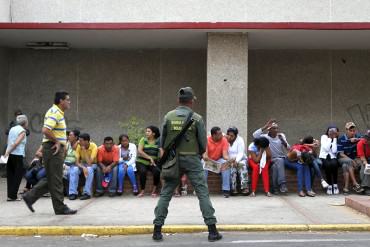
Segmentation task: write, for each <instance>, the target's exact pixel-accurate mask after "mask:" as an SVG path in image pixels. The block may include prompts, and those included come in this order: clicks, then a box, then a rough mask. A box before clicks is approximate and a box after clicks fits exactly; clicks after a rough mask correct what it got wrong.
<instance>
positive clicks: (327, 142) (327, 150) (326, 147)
mask: <svg viewBox="0 0 370 247" xmlns="http://www.w3.org/2000/svg"><path fill="white" fill-rule="evenodd" d="M328 154H329V155H330V158H332V159H334V158H336V157H337V138H334V139H332V138H329V137H328V136H327V135H322V136H321V147H320V155H319V158H322V159H326V156H328Z"/></svg>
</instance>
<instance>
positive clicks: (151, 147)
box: [136, 137, 159, 165]
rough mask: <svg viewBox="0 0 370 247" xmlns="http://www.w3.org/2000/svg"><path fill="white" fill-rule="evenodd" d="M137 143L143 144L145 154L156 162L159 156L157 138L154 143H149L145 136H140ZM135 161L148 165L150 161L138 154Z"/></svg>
mask: <svg viewBox="0 0 370 247" xmlns="http://www.w3.org/2000/svg"><path fill="white" fill-rule="evenodd" d="M139 145H143V151H144V153H146V154H147V155H149V156H150V157H151V158H152V159H153V160H154V162H156V161H157V160H158V158H159V140H158V139H157V140H156V141H155V143H153V144H150V143H149V142H148V139H146V138H145V137H143V138H141V140H140V142H139ZM136 162H137V163H140V164H143V165H150V161H149V160H148V159H146V158H144V157H141V156H140V155H139V156H138V157H137V159H136Z"/></svg>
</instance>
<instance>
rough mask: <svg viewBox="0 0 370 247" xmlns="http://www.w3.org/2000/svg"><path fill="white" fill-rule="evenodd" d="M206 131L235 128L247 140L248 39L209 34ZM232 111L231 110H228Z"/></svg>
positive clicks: (244, 36) (236, 35)
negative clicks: (217, 128)
mask: <svg viewBox="0 0 370 247" xmlns="http://www.w3.org/2000/svg"><path fill="white" fill-rule="evenodd" d="M207 51H208V53H207V130H208V131H210V130H211V128H212V127H214V126H219V127H220V128H221V129H222V130H223V131H226V129H227V128H228V127H230V126H237V127H238V129H239V133H240V135H241V136H242V137H243V138H244V139H245V138H247V133H248V125H247V123H248V122H247V116H248V36H247V34H242V33H209V34H208V49H207ZM230 109H232V110H230Z"/></svg>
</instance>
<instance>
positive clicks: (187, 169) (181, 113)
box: [153, 87, 222, 242]
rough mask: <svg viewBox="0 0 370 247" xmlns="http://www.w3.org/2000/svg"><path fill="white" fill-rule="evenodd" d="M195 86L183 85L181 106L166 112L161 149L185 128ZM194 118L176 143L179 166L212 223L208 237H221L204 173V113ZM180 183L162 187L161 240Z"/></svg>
mask: <svg viewBox="0 0 370 247" xmlns="http://www.w3.org/2000/svg"><path fill="white" fill-rule="evenodd" d="M195 99H196V97H195V96H194V92H193V89H192V88H191V87H184V88H181V89H180V90H179V92H178V104H179V105H178V107H177V108H176V109H175V110H172V111H170V112H168V113H167V114H166V116H165V117H164V122H163V126H162V138H161V143H160V147H161V153H163V150H164V149H165V148H166V147H167V146H168V144H169V143H170V142H171V140H172V139H173V138H174V137H175V136H176V135H177V134H178V133H179V132H180V131H181V129H182V126H183V124H184V122H185V121H186V119H187V117H188V116H189V113H191V112H192V107H193V104H194V100H195ZM192 118H193V119H194V120H195V121H194V123H193V124H192V125H191V126H190V128H189V129H188V130H187V131H186V133H185V135H184V137H183V138H182V140H181V141H180V143H179V144H178V146H177V147H176V152H177V155H178V159H177V162H178V164H177V165H178V166H179V168H180V170H181V173H185V174H186V175H187V176H188V178H189V180H190V182H191V183H192V185H193V187H194V189H195V192H196V195H197V197H198V200H199V205H200V209H201V211H202V215H203V218H204V222H205V224H206V225H207V226H208V231H209V235H208V241H211V242H213V241H217V240H220V239H221V238H222V235H221V234H220V233H218V231H217V228H216V222H217V220H216V217H215V216H214V213H215V210H214V208H213V207H212V203H211V201H210V199H209V193H208V186H207V183H206V180H205V176H204V170H203V167H202V163H201V160H200V157H201V155H202V154H203V153H204V152H205V151H206V146H207V137H206V131H205V127H204V122H203V119H202V116H200V115H199V114H197V113H193V116H192ZM178 184H179V179H166V180H165V183H164V186H163V188H162V191H161V194H160V198H159V201H158V204H157V206H156V208H155V210H154V214H155V219H154V221H153V224H154V232H153V240H155V241H161V240H162V239H163V235H162V233H161V229H162V226H163V224H164V221H165V219H166V217H167V214H168V205H169V202H170V200H171V198H172V195H173V192H174V190H175V189H176V187H177V185H178Z"/></svg>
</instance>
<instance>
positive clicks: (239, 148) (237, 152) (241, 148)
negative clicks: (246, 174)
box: [229, 136, 246, 162]
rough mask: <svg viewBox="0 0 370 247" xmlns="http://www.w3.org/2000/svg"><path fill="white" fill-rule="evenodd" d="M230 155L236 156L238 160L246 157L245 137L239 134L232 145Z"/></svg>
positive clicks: (231, 156)
mask: <svg viewBox="0 0 370 247" xmlns="http://www.w3.org/2000/svg"><path fill="white" fill-rule="evenodd" d="M229 157H230V158H235V161H236V162H240V161H241V160H243V159H245V158H246V155H245V145H244V140H243V137H240V136H237V137H236V139H235V141H234V143H233V145H230V147H229Z"/></svg>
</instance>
